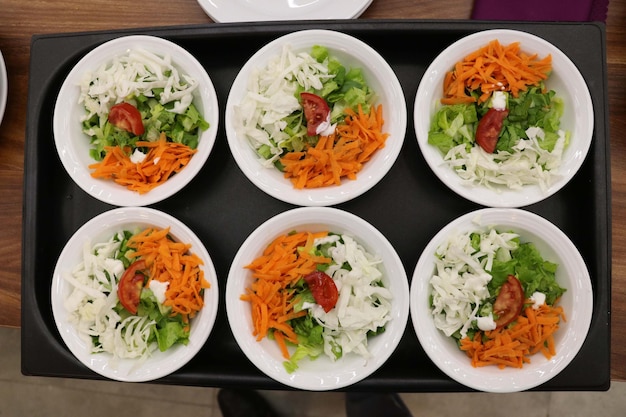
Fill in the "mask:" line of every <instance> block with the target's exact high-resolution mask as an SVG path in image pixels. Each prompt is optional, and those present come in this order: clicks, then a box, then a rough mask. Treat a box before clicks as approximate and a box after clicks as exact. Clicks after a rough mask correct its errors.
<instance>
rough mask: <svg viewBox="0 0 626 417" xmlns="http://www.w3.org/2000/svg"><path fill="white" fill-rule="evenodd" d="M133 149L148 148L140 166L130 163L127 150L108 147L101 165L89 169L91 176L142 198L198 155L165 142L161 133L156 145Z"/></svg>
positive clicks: (188, 149)
mask: <svg viewBox="0 0 626 417" xmlns="http://www.w3.org/2000/svg"><path fill="white" fill-rule="evenodd" d="M136 146H137V147H138V148H148V153H147V154H146V157H145V159H144V160H143V161H142V162H139V163H134V162H132V161H131V159H130V155H129V152H130V148H126V149H122V148H120V147H119V146H107V147H105V150H106V155H105V156H104V158H103V159H102V161H100V162H97V163H95V164H91V165H89V168H90V169H92V170H93V172H92V173H91V176H92V177H94V178H104V179H112V180H113V181H115V182H116V183H118V184H121V185H123V186H125V187H127V188H128V189H129V190H132V191H136V192H138V193H140V194H145V193H147V192H149V191H150V190H152V189H153V188H155V187H157V186H159V185H161V184H163V183H164V182H165V181H167V180H168V179H169V178H170V177H171V176H172V175H174V174H176V173H178V172H180V170H182V169H183V168H184V167H185V166H187V164H189V161H190V160H191V157H192V156H193V154H194V153H196V151H197V150H196V149H191V148H190V147H189V146H187V145H184V144H182V143H176V142H168V141H167V140H166V136H165V134H164V133H162V134H161V137H160V138H159V140H158V141H156V142H148V141H138V142H137V143H136Z"/></svg>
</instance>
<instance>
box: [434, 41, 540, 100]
mask: <svg viewBox="0 0 626 417" xmlns="http://www.w3.org/2000/svg"><path fill="white" fill-rule="evenodd" d="M551 71H552V55H547V56H546V57H544V58H542V59H539V58H538V56H537V54H534V55H527V54H525V53H523V52H522V51H521V50H520V43H519V42H513V43H511V44H509V45H506V46H504V45H501V44H500V42H498V40H497V39H495V40H493V41H491V42H489V44H488V45H487V46H484V47H482V48H480V49H478V50H476V51H474V52H472V53H471V54H469V55H467V56H466V57H465V58H464V59H463V60H462V61H459V62H457V63H456V65H455V66H454V69H453V70H451V71H449V72H448V73H446V75H445V77H444V82H443V98H442V99H441V103H442V104H463V103H465V104H467V103H473V102H476V101H477V100H476V99H475V98H474V97H472V96H471V95H470V92H472V91H475V90H477V89H480V91H481V93H482V94H481V96H480V97H479V98H478V103H482V102H485V101H486V100H487V99H488V98H489V97H490V96H491V94H492V93H493V92H494V91H508V92H510V93H511V94H512V95H513V97H517V96H518V94H519V92H520V91H525V90H526V89H527V88H528V86H531V85H538V84H539V83H540V82H541V81H542V80H545V79H547V78H548V75H549V74H550V72H551Z"/></svg>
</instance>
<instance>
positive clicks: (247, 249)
mask: <svg viewBox="0 0 626 417" xmlns="http://www.w3.org/2000/svg"><path fill="white" fill-rule="evenodd" d="M293 230H298V231H333V232H337V233H345V234H348V235H350V236H352V237H353V238H355V239H356V240H357V242H359V243H360V244H362V245H363V246H364V247H365V249H366V250H367V251H368V252H370V253H372V254H377V255H378V256H380V258H381V259H382V267H381V270H382V272H383V276H384V278H383V281H384V283H385V286H386V287H387V288H389V289H390V291H391V292H392V294H393V297H394V298H393V301H392V305H393V307H392V310H391V316H392V318H391V320H390V321H389V322H388V323H387V325H386V326H385V331H384V332H383V333H382V334H379V335H377V336H375V337H373V338H371V339H370V340H369V341H368V349H369V351H370V353H371V354H372V357H371V358H369V359H367V360H365V359H363V358H362V357H361V356H358V355H356V354H347V355H345V356H343V357H342V358H341V359H339V360H337V361H336V362H331V360H330V359H329V358H328V357H326V356H325V355H321V356H320V357H318V358H317V359H315V360H313V361H310V360H308V359H304V360H302V361H301V362H299V363H298V365H299V368H298V369H297V370H296V371H295V372H293V373H291V374H289V373H287V371H286V370H285V368H284V367H283V361H284V359H283V357H282V355H281V353H280V350H279V348H278V346H277V344H276V343H275V342H274V341H273V340H268V339H267V338H264V339H263V340H262V341H260V342H257V340H256V337H254V336H253V335H252V319H251V314H250V304H249V303H248V302H247V301H241V300H240V298H239V297H240V295H241V294H244V292H245V288H246V287H247V286H248V285H249V284H250V283H251V282H252V276H251V272H250V271H249V270H247V269H244V266H245V265H247V264H248V263H250V262H251V261H252V260H254V259H255V258H256V257H258V256H259V255H260V254H261V253H262V252H263V250H264V249H265V248H266V246H267V245H268V244H269V243H271V241H272V240H273V239H274V238H275V237H276V236H278V235H281V234H285V233H288V232H290V231H293ZM408 290H409V286H408V280H407V275H406V272H405V270H404V266H403V265H402V261H401V260H400V257H399V256H398V254H397V253H396V251H395V250H394V248H393V247H392V246H391V244H390V243H389V241H388V240H387V239H386V238H385V237H384V236H383V235H382V234H381V233H380V232H379V231H378V230H376V229H375V228H374V227H373V226H372V225H370V224H369V223H367V222H366V221H365V220H363V219H361V218H359V217H357V216H355V215H353V214H351V213H348V212H345V211H342V210H339V209H335V208H328V207H301V208H296V209H292V210H289V211H286V212H283V213H281V214H279V215H277V216H275V217H273V218H271V219H269V220H268V221H266V222H265V223H263V224H262V225H261V226H260V227H259V228H257V229H256V230H255V231H254V232H253V233H252V234H251V235H250V236H249V237H248V238H247V239H246V241H245V242H244V243H243V245H242V246H241V248H240V249H239V251H238V252H237V254H236V256H235V258H234V259H233V262H232V265H231V268H230V271H229V274H228V282H227V283H226V312H227V315H228V322H229V324H230V327H231V330H232V332H233V335H234V336H235V340H236V341H237V343H238V344H239V347H240V348H241V349H242V350H243V352H244V354H245V355H246V356H247V357H248V359H249V360H250V361H251V362H252V363H253V364H254V365H256V367H257V368H258V369H259V370H261V371H262V372H263V373H265V374H266V375H267V376H269V377H271V378H273V379H274V380H276V381H278V382H280V383H282V384H285V385H287V386H290V387H293V388H299V389H304V390H311V391H324V390H333V389H338V388H342V387H345V386H348V385H351V384H354V383H356V382H358V381H360V380H362V379H364V378H366V377H367V376H368V375H370V374H372V373H373V372H374V371H376V370H377V369H378V368H379V367H380V366H382V365H383V364H384V363H385V361H386V360H387V359H388V358H389V357H390V356H391V354H392V353H393V351H394V350H395V348H396V347H397V345H398V343H399V342H400V339H401V338H402V335H403V333H404V330H405V328H406V323H407V320H408V311H409V297H408Z"/></svg>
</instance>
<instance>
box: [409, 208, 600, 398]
mask: <svg viewBox="0 0 626 417" xmlns="http://www.w3.org/2000/svg"><path fill="white" fill-rule="evenodd" d="M490 226H494V227H495V229H496V230H498V231H500V232H506V231H512V232H514V233H518V234H519V235H520V239H521V241H522V242H532V243H533V244H534V245H535V246H536V247H537V249H538V250H539V252H540V253H541V255H542V256H543V258H544V259H545V260H548V261H551V262H555V263H556V264H558V267H557V272H556V280H557V282H558V283H559V284H560V285H561V286H562V287H564V288H565V289H566V291H565V293H564V294H563V296H562V297H561V300H560V302H559V305H560V306H562V307H563V309H564V312H565V316H566V318H567V321H565V322H562V323H561V324H560V328H559V330H558V331H557V332H556V334H555V343H556V356H554V357H553V358H552V359H550V360H548V359H546V358H545V357H544V356H543V355H542V354H541V353H537V354H536V355H534V356H532V358H531V363H529V364H524V367H523V368H522V369H512V368H506V369H499V368H498V367H495V366H486V367H482V368H474V367H472V365H471V363H470V359H469V358H468V357H467V355H466V354H465V353H464V352H462V351H461V350H460V349H459V348H458V347H457V345H456V342H455V341H454V340H453V339H452V338H451V337H447V336H445V335H444V334H443V332H441V331H439V330H438V329H437V328H436V327H435V324H434V321H433V317H432V314H431V310H430V303H429V294H430V288H431V287H430V279H431V277H432V276H433V273H434V272H435V263H434V259H435V251H436V249H437V247H438V246H439V245H440V244H442V243H443V242H444V241H445V240H446V239H447V238H448V237H449V236H451V235H456V234H459V233H467V232H469V231H484V230H486V229H487V228H488V227H490ZM592 312H593V293H592V287H591V279H590V277H589V272H588V270H587V266H586V265H585V262H584V260H583V258H582V257H581V255H580V253H579V252H578V250H577V249H576V247H575V246H574V244H573V243H572V242H571V241H570V240H569V238H568V237H567V236H566V235H565V234H564V233H563V232H562V231H561V230H560V229H559V228H557V227H556V226H555V225H553V224H552V223H550V222H549V221H547V220H545V219H544V218H542V217H540V216H538V215H536V214H533V213H531V212H528V211H524V210H520V209H508V208H485V209H481V210H477V211H474V212H471V213H467V214H465V215H463V216H461V217H459V218H457V219H456V220H454V221H452V222H451V223H449V224H448V225H447V226H445V227H444V228H443V229H441V231H440V232H439V233H437V234H436V235H435V237H433V239H432V240H431V241H430V243H429V244H428V245H427V246H426V248H425V249H424V251H423V252H422V255H421V256H420V258H419V260H418V262H417V266H416V267H415V272H414V274H413V281H412V282H411V320H412V322H413V327H414V328H415V332H416V333H417V337H418V339H419V341H420V343H421V345H422V347H423V348H424V350H425V351H426V354H427V355H428V356H429V357H430V359H431V360H432V361H433V362H434V363H435V364H436V365H437V366H438V367H439V369H441V370H442V371H443V372H444V373H445V374H446V375H448V376H449V377H450V378H452V379H454V380H455V381H457V382H459V383H461V384H463V385H466V386H468V387H470V388H473V389H476V390H480V391H487V392H516V391H523V390H527V389H530V388H533V387H536V386H538V385H541V384H543V383H545V382H547V381H549V380H550V379H552V378H553V377H554V376H556V375H557V374H558V373H559V372H561V371H562V370H563V369H565V367H566V366H567V365H568V364H569V363H570V362H571V361H572V359H574V357H575V356H576V354H577V353H578V351H579V350H580V348H581V346H582V345H583V342H584V341H585V338H586V336H587V332H588V330H589V325H590V323H591V316H592Z"/></svg>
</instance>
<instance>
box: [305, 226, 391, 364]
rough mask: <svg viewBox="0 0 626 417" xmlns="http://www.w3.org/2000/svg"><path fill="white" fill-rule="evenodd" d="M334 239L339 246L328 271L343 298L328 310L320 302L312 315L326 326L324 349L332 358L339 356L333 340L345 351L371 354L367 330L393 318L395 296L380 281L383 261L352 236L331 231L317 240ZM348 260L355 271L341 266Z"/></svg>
mask: <svg viewBox="0 0 626 417" xmlns="http://www.w3.org/2000/svg"><path fill="white" fill-rule="evenodd" d="M340 239H341V240H343V243H342V242H340ZM333 241H334V242H336V246H335V247H333V248H331V249H330V250H329V252H330V255H331V257H332V259H333V261H334V262H335V264H334V265H332V266H330V267H329V268H328V270H326V273H327V274H328V275H330V276H331V277H332V278H333V280H334V281H335V285H336V286H337V289H338V291H339V299H338V300H337V304H336V305H335V308H333V309H332V310H330V311H329V312H328V313H326V312H325V311H324V309H323V308H322V307H321V306H320V305H319V304H314V305H312V306H309V308H310V311H311V314H312V316H313V317H314V318H315V319H316V320H317V321H318V322H319V323H320V325H322V326H323V327H324V331H323V337H324V353H326V355H328V357H330V358H331V360H335V355H334V354H333V352H332V346H333V344H335V345H338V346H340V347H341V349H342V352H343V354H347V353H349V352H354V353H357V354H359V355H361V356H363V357H364V358H369V357H370V352H369V350H368V349H367V333H368V332H369V331H376V329H378V328H379V327H383V326H384V325H385V324H386V323H387V322H388V321H389V320H391V299H392V298H393V296H392V294H391V291H389V290H388V289H387V288H385V287H382V286H380V285H379V283H380V282H381V280H382V278H383V276H382V272H381V271H380V269H379V268H378V265H379V264H380V263H381V262H382V261H381V260H380V259H379V258H378V257H376V256H374V255H372V254H370V253H368V252H367V251H366V250H365V248H363V246H361V245H360V244H358V243H357V242H356V241H355V240H354V239H353V238H352V237H350V236H347V235H341V236H339V235H331V236H328V237H325V238H321V239H318V240H316V241H315V242H314V244H315V245H316V246H317V245H320V244H323V243H325V242H333ZM344 262H348V263H349V264H350V266H351V267H352V270H351V271H348V270H346V269H342V268H341V266H342V265H343V264H344Z"/></svg>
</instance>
